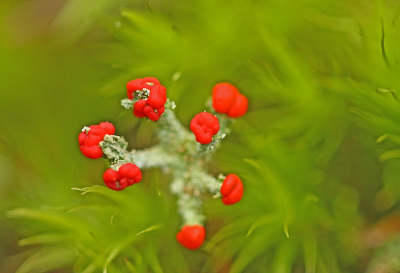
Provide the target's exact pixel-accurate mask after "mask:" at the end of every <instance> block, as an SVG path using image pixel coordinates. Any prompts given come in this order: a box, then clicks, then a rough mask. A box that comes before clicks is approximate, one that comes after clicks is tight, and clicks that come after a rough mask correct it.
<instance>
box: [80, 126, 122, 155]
mask: <svg viewBox="0 0 400 273" xmlns="http://www.w3.org/2000/svg"><path fill="white" fill-rule="evenodd" d="M89 128H90V130H89V132H82V133H80V134H79V136H78V141H79V149H80V150H81V152H82V153H83V155H84V156H86V157H89V158H92V159H96V158H100V157H102V156H103V151H102V150H101V148H100V147H99V143H100V142H101V141H102V140H103V138H104V136H105V135H113V134H114V133H115V127H114V125H112V124H111V123H109V122H101V123H100V124H99V125H92V126H89Z"/></svg>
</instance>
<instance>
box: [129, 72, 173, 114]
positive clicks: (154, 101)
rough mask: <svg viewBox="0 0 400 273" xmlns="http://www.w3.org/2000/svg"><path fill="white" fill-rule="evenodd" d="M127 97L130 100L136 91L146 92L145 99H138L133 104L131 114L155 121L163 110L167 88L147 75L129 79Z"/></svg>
mask: <svg viewBox="0 0 400 273" xmlns="http://www.w3.org/2000/svg"><path fill="white" fill-rule="evenodd" d="M126 89H127V90H128V98H129V99H130V100H132V99H133V98H134V93H135V92H136V91H142V92H146V91H147V94H145V96H146V97H147V99H140V100H138V101H137V102H135V104H134V105H133V114H134V115H135V116H136V117H138V118H144V117H148V118H149V119H151V120H153V121H157V120H158V119H159V118H160V117H161V115H162V114H163V113H164V111H165V107H164V104H165V103H166V102H167V90H166V89H165V87H164V86H162V85H161V84H160V82H159V81H158V80H157V79H156V78H152V77H147V78H143V79H136V80H132V81H129V82H128V83H127V85H126Z"/></svg>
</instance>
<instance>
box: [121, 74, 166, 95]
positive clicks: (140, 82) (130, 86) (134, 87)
mask: <svg viewBox="0 0 400 273" xmlns="http://www.w3.org/2000/svg"><path fill="white" fill-rule="evenodd" d="M149 83H150V84H149ZM159 84H160V82H159V81H158V80H157V79H156V78H153V77H146V78H143V79H136V80H132V81H129V82H128V83H127V84H126V89H127V90H128V98H129V99H130V100H131V99H133V92H135V91H138V90H143V88H146V89H149V87H150V86H152V85H159Z"/></svg>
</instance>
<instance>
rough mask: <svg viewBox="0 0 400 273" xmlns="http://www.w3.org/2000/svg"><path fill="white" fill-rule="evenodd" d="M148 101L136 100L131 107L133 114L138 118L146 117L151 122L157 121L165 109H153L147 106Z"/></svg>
mask: <svg viewBox="0 0 400 273" xmlns="http://www.w3.org/2000/svg"><path fill="white" fill-rule="evenodd" d="M147 101H148V100H138V101H137V102H135V104H134V105H133V114H134V115H135V116H136V117H138V118H144V117H148V118H149V119H151V120H153V121H157V120H158V119H159V118H160V117H161V115H162V114H163V113H164V111H165V107H164V106H162V107H161V108H158V109H155V108H153V107H151V106H150V105H148V103H147Z"/></svg>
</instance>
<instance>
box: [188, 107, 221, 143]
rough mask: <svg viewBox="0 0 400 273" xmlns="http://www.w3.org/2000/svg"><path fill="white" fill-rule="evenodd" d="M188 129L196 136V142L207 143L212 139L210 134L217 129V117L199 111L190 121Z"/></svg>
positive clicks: (213, 133) (214, 133)
mask: <svg viewBox="0 0 400 273" xmlns="http://www.w3.org/2000/svg"><path fill="white" fill-rule="evenodd" d="M190 130H192V132H193V133H194V135H195V136H196V141H197V142H199V143H201V144H208V143H210V142H211V141H212V136H213V135H216V134H217V133H218V131H219V121H218V118H217V117H216V116H214V115H212V114H210V113H207V112H201V113H200V114H197V115H196V116H194V118H193V119H192V121H191V122H190Z"/></svg>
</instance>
